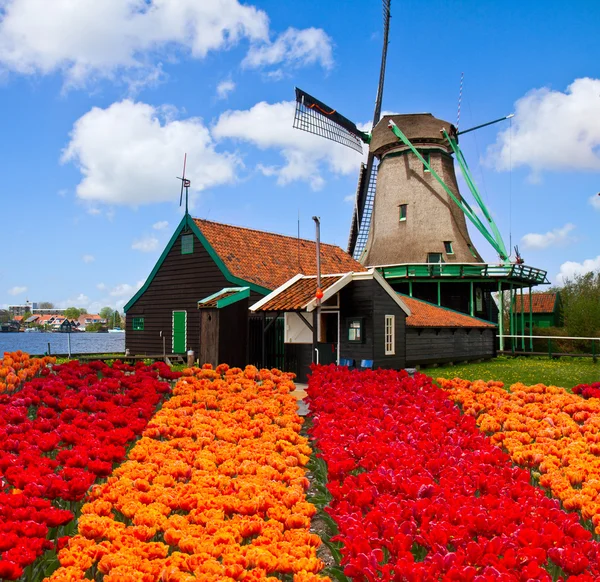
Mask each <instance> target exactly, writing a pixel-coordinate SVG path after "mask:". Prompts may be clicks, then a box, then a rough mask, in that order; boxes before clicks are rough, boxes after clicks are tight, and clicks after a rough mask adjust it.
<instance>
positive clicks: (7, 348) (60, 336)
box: [0, 332, 125, 358]
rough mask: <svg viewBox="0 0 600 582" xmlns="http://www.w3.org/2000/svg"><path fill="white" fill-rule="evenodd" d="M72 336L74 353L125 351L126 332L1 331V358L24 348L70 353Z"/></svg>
mask: <svg viewBox="0 0 600 582" xmlns="http://www.w3.org/2000/svg"><path fill="white" fill-rule="evenodd" d="M69 335H70V336H71V353H72V354H102V353H110V354H113V353H121V352H123V353H124V352H125V332H121V333H85V332H83V333H82V332H79V333H71V334H67V333H45V332H40V333H0V358H1V357H2V354H3V353H4V352H15V351H16V350H22V351H23V352H27V353H28V354H32V355H42V354H46V353H48V344H50V352H51V353H52V354H66V353H68V339H69V338H68V336H69Z"/></svg>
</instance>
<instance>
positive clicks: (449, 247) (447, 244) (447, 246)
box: [444, 240, 454, 255]
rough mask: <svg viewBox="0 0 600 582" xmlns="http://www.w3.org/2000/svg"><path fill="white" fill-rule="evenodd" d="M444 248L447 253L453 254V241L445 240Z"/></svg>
mask: <svg viewBox="0 0 600 582" xmlns="http://www.w3.org/2000/svg"><path fill="white" fill-rule="evenodd" d="M444 249H445V250H446V254H448V255H453V254H454V251H453V250H452V242H451V241H449V240H446V241H444Z"/></svg>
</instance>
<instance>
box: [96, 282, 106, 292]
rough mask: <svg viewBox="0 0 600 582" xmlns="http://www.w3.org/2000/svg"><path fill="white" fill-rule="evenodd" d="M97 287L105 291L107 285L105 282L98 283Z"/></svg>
mask: <svg viewBox="0 0 600 582" xmlns="http://www.w3.org/2000/svg"><path fill="white" fill-rule="evenodd" d="M96 289H100V291H104V289H106V285H105V284H104V283H98V284H97V285H96Z"/></svg>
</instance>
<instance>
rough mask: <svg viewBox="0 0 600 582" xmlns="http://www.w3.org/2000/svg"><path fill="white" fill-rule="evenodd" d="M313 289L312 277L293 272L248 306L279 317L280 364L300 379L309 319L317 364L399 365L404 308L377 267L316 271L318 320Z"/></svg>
mask: <svg viewBox="0 0 600 582" xmlns="http://www.w3.org/2000/svg"><path fill="white" fill-rule="evenodd" d="M316 290H317V279H316V276H314V275H312V276H306V275H297V276H296V277H293V278H292V279H290V280H289V281H287V282H286V283H285V284H284V285H282V286H281V287H279V288H278V289H276V290H275V291H273V292H272V293H271V294H269V295H267V296H266V297H264V298H263V299H261V300H260V301H259V302H257V303H255V304H254V305H252V306H251V307H250V310H251V311H252V312H253V313H260V314H264V315H265V316H266V314H271V316H272V317H274V318H275V319H277V318H279V317H282V318H283V320H284V329H285V337H284V356H285V361H286V364H287V365H286V369H288V370H290V371H293V372H295V373H296V374H297V375H298V378H299V380H300V381H302V382H304V381H306V376H307V373H308V367H309V366H310V364H311V362H312V360H313V353H312V352H313V349H314V348H313V329H314V325H315V323H316V324H317V326H318V327H317V330H318V331H317V338H318V341H317V347H316V349H317V351H318V361H319V363H322V364H330V363H342V364H346V365H349V366H354V367H359V368H360V367H362V368H393V369H400V368H404V367H405V365H406V344H405V340H406V317H407V315H410V311H409V309H408V308H407V307H406V305H405V304H404V303H403V300H402V299H401V298H400V296H399V295H398V294H397V293H396V292H395V291H394V290H393V289H392V288H391V287H390V286H389V285H388V284H387V283H386V281H385V279H384V278H383V277H382V276H381V275H380V274H379V273H378V272H377V271H375V270H374V269H371V270H369V271H366V272H364V271H363V272H358V273H353V272H350V273H341V274H335V275H324V276H322V278H321V290H322V291H323V298H322V300H321V301H322V304H321V312H320V317H319V318H318V319H317V318H316V317H315V315H316V308H317V300H316V298H315V293H316ZM272 321H274V320H273V319H271V322H272ZM265 327H266V326H265Z"/></svg>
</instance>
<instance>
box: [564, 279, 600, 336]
mask: <svg viewBox="0 0 600 582" xmlns="http://www.w3.org/2000/svg"><path fill="white" fill-rule="evenodd" d="M561 295H562V300H563V311H564V318H565V327H566V328H567V329H568V331H569V335H571V336H581V337H598V335H599V334H600V271H597V272H591V273H585V274H583V275H575V277H574V278H573V279H567V280H566V281H565V284H564V287H563V288H562V289H561Z"/></svg>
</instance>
